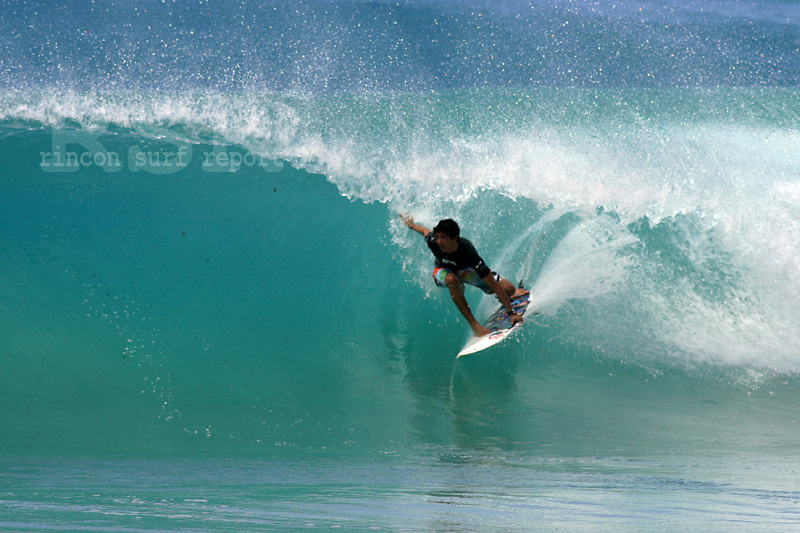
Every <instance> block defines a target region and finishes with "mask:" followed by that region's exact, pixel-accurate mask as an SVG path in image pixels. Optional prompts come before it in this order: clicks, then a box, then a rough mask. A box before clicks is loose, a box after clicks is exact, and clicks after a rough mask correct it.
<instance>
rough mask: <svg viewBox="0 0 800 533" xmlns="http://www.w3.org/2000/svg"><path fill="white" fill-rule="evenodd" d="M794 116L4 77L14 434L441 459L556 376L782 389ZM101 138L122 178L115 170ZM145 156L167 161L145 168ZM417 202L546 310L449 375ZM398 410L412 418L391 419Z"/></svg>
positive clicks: (704, 105)
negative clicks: (76, 87) (57, 162)
mask: <svg viewBox="0 0 800 533" xmlns="http://www.w3.org/2000/svg"><path fill="white" fill-rule="evenodd" d="M798 101H800V100H798V98H797V94H796V91H794V90H791V89H724V90H723V89H717V90H696V89H669V90H666V89H659V90H630V91H627V90H616V91H593V90H577V89H525V90H516V89H515V90H499V89H472V90H456V91H440V92H388V93H369V94H352V93H337V94H333V93H326V94H286V93H280V94H278V93H247V94H238V93H225V92H216V91H190V92H183V93H167V92H150V91H144V92H99V91H88V92H75V91H66V92H62V91H59V90H56V89H51V90H50V91H49V92H44V93H32V92H26V91H6V92H4V93H2V95H0V130H1V132H0V143H2V145H3V146H2V148H3V152H4V153H6V154H12V155H10V156H9V159H8V164H7V165H6V166H5V167H4V168H3V169H2V172H0V183H2V185H3V187H4V189H5V190H6V192H7V194H6V195H5V197H4V198H3V199H2V210H1V212H2V213H3V215H2V216H3V220H4V224H3V225H2V229H0V250H2V253H3V256H4V257H5V259H6V260H5V261H4V263H3V267H2V270H0V272H2V276H0V281H1V282H2V289H3V290H2V293H3V294H4V295H5V296H4V297H3V300H2V302H0V310H2V313H3V316H4V317H6V321H5V323H6V324H9V326H7V328H6V332H5V333H4V337H5V338H4V346H6V347H7V348H6V349H5V359H6V364H7V368H9V369H13V372H11V373H10V374H7V375H6V376H4V378H3V385H4V393H3V394H4V401H7V402H8V405H12V404H13V405H16V406H20V405H25V404H26V403H27V404H29V405H31V406H32V407H31V408H30V409H31V411H30V412H35V413H44V412H47V413H49V414H48V415H47V416H45V417H44V419H43V420H44V421H42V420H36V419H33V418H29V417H27V416H25V415H24V412H25V411H24V410H20V411H19V412H18V414H17V415H14V417H12V418H10V419H9V420H7V421H6V422H5V424H6V429H8V430H9V431H11V426H12V425H13V426H14V427H16V428H17V429H16V430H14V431H15V434H18V435H27V436H29V437H30V436H32V435H33V436H35V435H36V434H37V432H38V431H41V427H42V426H41V425H40V424H45V423H46V424H47V425H48V427H49V428H50V429H48V432H49V433H50V434H53V433H61V434H63V435H69V434H71V432H72V431H73V430H71V429H70V428H76V427H77V428H84V429H86V431H87V432H88V434H90V435H92V438H99V437H97V435H99V434H101V433H102V432H101V431H100V428H107V429H108V428H110V429H111V431H110V432H111V433H112V434H113V435H115V437H114V438H115V439H122V437H120V436H122V435H131V434H133V435H134V436H133V437H131V438H132V441H131V442H132V444H131V447H133V448H135V447H136V446H143V445H145V444H144V442H145V441H146V440H147V439H148V435H151V434H153V433H157V434H159V435H160V434H161V433H162V432H166V433H169V434H170V437H169V438H168V439H166V442H168V443H169V446H174V447H176V448H180V446H182V445H183V443H185V442H192V443H194V444H193V446H196V445H197V444H196V443H197V441H196V439H208V441H209V442H214V443H220V442H222V443H225V444H226V445H230V444H231V443H232V442H233V443H240V444H241V445H242V446H244V447H246V448H248V447H252V446H256V447H257V446H259V445H264V444H268V445H269V446H270V447H277V448H284V447H285V448H287V449H292V450H298V449H320V448H324V447H326V446H327V447H331V446H335V447H337V448H338V449H348V448H349V447H351V446H352V447H354V448H358V449H363V447H364V446H372V447H377V448H380V449H381V450H383V451H387V450H391V449H394V448H396V447H402V445H401V444H399V443H401V442H404V441H405V440H406V439H407V437H408V435H416V437H417V438H420V439H421V440H422V441H425V442H430V443H433V444H435V445H447V443H448V442H450V441H451V438H452V435H450V436H445V435H441V434H438V433H436V432H431V431H432V430H431V428H430V427H428V426H427V425H425V424H423V423H421V422H420V421H419V420H417V419H418V418H420V417H424V416H427V415H426V413H429V412H430V411H431V410H432V411H433V412H438V411H441V410H442V409H451V410H454V412H456V413H457V414H458V419H459V420H460V422H458V423H456V424H455V425H454V426H455V427H453V428H451V431H452V432H454V433H455V434H457V435H459V436H460V437H459V438H462V437H465V435H466V436H467V437H468V436H469V435H472V436H473V437H474V439H475V440H474V442H479V441H480V442H481V443H483V444H485V442H483V441H482V440H481V437H479V436H478V435H477V433H475V432H474V431H473V430H474V427H475V425H476V424H477V425H480V424H485V423H486V421H485V420H479V419H476V416H477V415H475V414H474V407H475V406H476V402H477V403H478V404H480V405H484V404H483V403H481V401H480V400H479V399H476V398H475V397H474V395H473V394H472V393H471V392H470V391H472V390H473V389H474V388H475V387H478V388H480V389H481V390H483V391H484V392H485V393H486V396H485V401H489V400H488V399H491V398H493V399H494V400H498V401H499V402H500V403H501V404H504V405H505V404H508V405H509V406H511V405H514V404H517V403H518V402H517V400H519V397H516V400H512V399H509V397H508V395H509V394H512V393H511V392H509V391H517V394H518V395H521V396H522V397H523V398H525V401H523V402H522V404H520V405H523V406H527V405H528V401H529V400H530V401H531V402H533V401H534V400H536V401H541V400H542V398H541V397H540V396H538V394H539V393H537V392H536V390H538V389H537V387H542V386H543V384H542V382H541V380H542V378H541V376H542V375H552V374H555V375H556V376H557V377H554V378H553V381H552V383H550V384H549V385H547V387H545V389H544V390H549V391H555V390H557V389H558V387H573V386H575V384H578V386H579V387H586V388H587V391H588V390H589V389H591V390H593V391H594V393H592V394H590V393H589V392H586V394H585V395H583V396H581V398H583V399H584V400H585V401H587V402H591V401H597V398H603V399H604V400H603V401H601V402H600V403H603V402H604V401H605V402H606V403H613V400H612V399H613V398H614V397H615V394H616V393H617V392H618V391H619V390H620V389H619V388H620V387H622V390H623V391H640V390H641V387H642V386H643V385H642V384H643V383H645V382H646V383H651V382H652V383H658V385H653V388H652V389H646V392H644V393H641V394H644V395H645V396H647V397H650V398H662V394H663V393H664V391H665V390H666V391H668V396H669V395H672V396H674V399H673V400H674V401H673V400H671V401H668V402H666V403H665V406H664V411H668V410H669V409H672V408H679V407H680V405H679V404H680V402H681V401H687V402H688V403H689V404H695V403H696V402H697V401H699V400H698V397H699V396H698V395H697V394H699V393H697V394H696V393H695V392H693V391H695V390H708V389H709V388H713V389H714V390H718V391H721V392H719V394H720V395H722V396H725V397H728V396H730V397H738V396H737V395H738V394H739V393H740V391H742V390H745V391H747V393H748V394H749V393H753V394H755V395H756V396H758V395H764V394H767V393H766V392H765V391H767V390H773V391H774V390H777V391H778V394H779V395H781V396H782V397H783V396H785V394H783V393H785V392H787V391H790V390H792V389H793V387H794V386H795V382H796V377H795V376H796V372H797V366H798V355H797V354H798V353H800V350H798V348H800V335H798V334H797V332H796V331H795V330H796V328H794V327H793V326H792V325H793V324H794V323H796V321H797V319H798V313H800V290H799V289H800V254H798V251H797V247H796V245H795V244H794V239H793V236H794V235H796V234H797V230H798V229H800V228H798V225H799V224H800V210H799V209H798V205H800V204H799V202H800V196H799V195H798V190H797V185H796V183H795V182H796V176H797V175H798V170H799V169H800V156H798V154H797V151H796V150H794V149H793V147H794V146H796V145H797V142H798V130H797V128H796V124H797V123H798V120H797V118H798V110H800V108H798V104H797V102H798ZM54 139H60V140H61V141H63V143H64V145H63V146H62V147H61V148H57V147H56V146H55V144H57V143H54ZM182 147H186V152H185V153H186V154H189V153H191V157H189V156H188V155H187V157H186V161H183V160H181V148H182ZM59 150H62V151H63V152H64V153H67V152H70V151H74V152H75V153H76V154H77V156H78V157H79V159H78V161H79V163H78V167H76V171H75V172H53V171H50V170H51V169H48V168H46V167H47V165H48V164H52V163H53V160H52V154H53V153H54V152H58V151H59ZM101 150H102V151H105V153H107V154H111V153H114V154H118V156H119V163H120V165H119V167H118V168H110V167H104V166H102V165H99V164H98V160H97V159H96V158H95V157H94V156H96V155H97V154H98V153H101V152H100V151H101ZM48 153H49V154H50V159H48V156H47V155H46V154H48ZM140 153H146V154H156V158H155V159H154V160H152V161H149V162H148V161H145V163H146V164H144V165H139V164H138V163H137V161H138V160H137V155H138V154H140ZM43 154H45V155H43ZM209 154H211V155H210V156H209ZM223 154H224V156H225V157H226V158H227V159H226V160H225V161H227V163H226V164H225V165H223V164H222V163H220V161H221V160H220V158H219V156H221V155H223ZM236 154H238V156H239V157H240V159H239V161H240V162H239V163H238V165H234V164H232V163H231V161H233V160H234V159H235V158H236ZM84 156H85V157H84ZM248 156H250V159H249V160H248V159H247V157H248ZM209 157H212V158H215V159H214V162H215V163H216V164H214V165H211V166H209V165H207V164H206V163H208V161H209ZM247 161H250V162H252V164H247ZM165 162H171V163H172V164H173V165H174V166H172V167H165V166H164V165H163V163H165ZM265 162H269V164H266V163H265ZM159 164H161V166H159ZM226 165H227V166H226ZM406 211H408V212H410V213H411V214H413V215H414V216H415V218H417V219H418V220H420V221H424V222H426V223H428V224H432V223H433V222H435V221H436V220H438V218H444V217H445V216H448V217H454V218H456V219H458V220H459V222H460V223H461V226H462V228H464V233H465V235H467V236H468V237H469V238H470V239H471V240H472V241H473V242H474V243H475V244H476V245H477V247H478V249H479V250H480V251H481V253H482V255H483V256H484V257H485V258H486V259H487V261H488V262H489V264H490V265H491V266H492V267H494V268H496V269H497V270H498V271H500V272H501V273H502V274H504V275H506V276H509V277H515V278H516V277H523V278H525V279H526V280H527V282H528V285H529V286H530V288H531V290H532V294H533V301H534V302H535V305H536V306H537V309H538V310H539V311H540V314H539V315H538V316H537V317H536V318H535V319H533V320H531V324H530V325H528V326H527V327H526V328H525V329H524V330H522V333H521V334H520V335H518V336H517V338H516V339H515V340H513V341H512V342H509V343H507V345H506V346H501V347H500V348H498V351H496V352H495V353H494V354H492V355H491V356H489V357H487V358H484V359H481V358H476V359H473V360H472V361H467V362H464V364H460V363H459V365H460V366H455V367H454V361H453V358H452V357H451V356H450V355H447V354H451V353H452V354H454V353H455V352H456V351H457V348H458V347H459V346H460V343H461V342H462V341H463V340H464V336H465V334H466V331H465V327H464V324H463V320H462V319H461V317H460V316H459V315H458V313H457V312H456V311H455V310H454V308H453V306H452V304H451V302H449V300H448V298H447V297H446V295H443V294H442V293H441V292H437V289H435V288H434V287H433V286H432V284H431V283H430V280H429V279H430V257H429V254H428V253H427V251H426V250H425V248H424V246H423V244H422V242H421V241H420V240H419V238H418V236H417V235H416V234H414V233H412V232H408V230H407V229H406V228H405V227H404V226H403V225H402V224H401V223H400V222H399V220H398V219H397V217H396V214H397V213H398V212H406ZM470 299H471V300H472V302H473V303H474V304H475V305H476V307H477V308H478V309H479V310H480V311H481V312H488V310H489V308H490V307H491V305H492V303H491V301H489V299H485V300H481V299H477V297H476V295H474V294H472V295H470ZM35 339H39V340H35ZM479 374H480V376H481V377H478V375H479ZM486 376H489V378H491V379H490V381H492V380H493V381H492V383H495V384H494V385H491V384H487V383H486V382H484V381H483V380H482V378H483V377H486ZM698 383H699V384H698ZM76 384H79V386H78V387H76ZM590 384H591V385H590ZM685 389H688V390H685ZM631 393H632V392H631ZM639 393H640V392H637V394H639ZM579 396H580V395H579ZM700 396H702V394H700ZM43 398H50V399H51V400H47V401H45V400H43ZM376 398H386V399H385V400H380V401H378V405H377V409H376V405H375V402H376V400H375V399H376ZM687 398H688V400H687ZM51 401H52V402H55V403H57V404H58V406H57V407H56V408H54V409H53V408H52V405H51ZM504 402H505V403H504ZM738 402H739V400H731V402H730V403H729V404H727V405H728V406H729V407H730V408H731V409H732V408H733V407H734V406H736V405H739V403H738ZM598 405H599V404H598ZM759 405H760V406H761V407H759V409H758V412H761V413H763V412H764V410H767V409H768V406H769V403H768V400H764V403H763V404H759ZM48 406H49V407H48ZM398 406H402V408H403V409H407V410H408V411H409V412H410V413H412V415H410V416H409V417H408V418H407V419H403V420H398V419H397V416H396V410H397V407H398ZM762 407H763V409H762ZM509 408H510V409H511V410H512V412H514V413H516V415H514V417H517V416H522V414H521V411H520V409H522V407H520V406H519V405H517V407H509ZM553 408H554V409H562V410H561V411H559V412H560V414H561V415H563V416H562V417H563V418H564V419H565V420H567V422H564V424H563V425H558V424H555V423H554V424H555V425H554V426H553V427H552V428H551V429H552V432H551V434H559V435H569V434H571V433H572V432H574V430H575V429H574V427H571V426H569V427H568V421H569V420H572V419H573V417H574V416H576V412H577V411H574V410H571V411H570V410H569V409H571V408H570V407H563V408H557V407H553ZM48 409H51V411H48ZM121 411H126V412H128V413H129V414H130V416H128V417H123V418H120V419H119V420H117V421H116V422H114V421H113V418H114V414H115V413H119V412H121ZM629 414H630V417H631V418H630V421H629V422H630V426H626V427H629V429H630V428H633V427H634V426H635V420H634V419H636V416H635V415H634V414H632V413H629ZM562 417H559V418H562ZM153 419H157V422H154V421H153ZM110 420H112V421H110ZM331 421H333V422H331ZM540 422H542V423H543V424H546V423H545V422H543V421H540ZM498 423H499V422H498ZM514 427H515V424H511V423H509V424H506V423H505V422H503V423H502V428H500V429H501V431H500V433H502V434H503V435H506V436H507V440H508V442H513V441H515V439H517V438H521V437H520V435H519V432H520V431H521V432H522V433H524V439H527V440H529V441H530V442H533V443H534V446H538V445H544V444H545V443H544V441H542V439H543V437H542V434H536V435H534V434H532V433H529V432H528V431H527V430H526V431H522V430H516V429H514ZM20 428H22V429H20ZM164 428H167V429H164ZM465 428H466V429H465ZM531 431H532V430H531ZM597 431H599V432H602V431H601V430H600V429H599V428H597ZM631 431H633V430H632V429H631ZM648 431H649V432H650V434H651V435H656V436H655V437H653V441H657V440H658V438H660V437H663V436H664V435H662V434H661V433H659V431H658V429H657V428H655V427H650V428H649V430H648ZM473 433H475V434H474V435H473ZM478 433H479V432H478ZM175 434H178V435H179V436H175ZM73 438H74V439H76V440H77V441H79V442H81V443H83V444H85V442H84V441H83V440H82V438H81V437H79V436H73ZM30 440H35V437H30ZM30 440H24V439H21V440H20V439H18V441H19V442H22V443H23V444H22V445H21V446H23V447H24V446H25V445H27V444H29V443H30ZM545 440H546V439H545ZM101 441H102V439H101ZM334 443H335V444H334ZM366 443H369V444H366ZM562 444H565V445H566V441H564V442H562ZM116 445H119V442H117V443H116ZM201 448H202V446H201ZM212 448H213V446H212Z"/></svg>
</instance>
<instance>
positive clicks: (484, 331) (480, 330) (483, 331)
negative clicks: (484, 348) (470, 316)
mask: <svg viewBox="0 0 800 533" xmlns="http://www.w3.org/2000/svg"><path fill="white" fill-rule="evenodd" d="M491 332H492V330H490V329H488V328H485V327H483V326H480V325H478V326H475V327H473V328H472V333H474V334H475V336H476V337H483V336H485V335H488V334H489V333H491Z"/></svg>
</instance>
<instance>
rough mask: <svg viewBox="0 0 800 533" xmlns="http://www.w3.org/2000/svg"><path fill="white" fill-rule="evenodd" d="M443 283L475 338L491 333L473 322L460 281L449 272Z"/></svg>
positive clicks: (476, 322)
mask: <svg viewBox="0 0 800 533" xmlns="http://www.w3.org/2000/svg"><path fill="white" fill-rule="evenodd" d="M444 282H445V285H447V288H448V289H450V297H451V298H452V299H453V303H455V304H456V307H457V308H458V310H459V311H461V314H462V315H464V318H466V319H467V322H468V323H469V327H470V328H472V332H473V333H474V334H475V336H476V337H482V336H483V335H488V334H489V333H491V331H490V330H488V329H486V328H485V327H483V326H481V325H480V323H479V322H478V321H477V320H475V317H474V316H473V314H472V311H471V310H470V308H469V304H468V303H467V299H466V298H465V297H464V284H463V283H461V279H460V278H459V277H458V276H457V275H455V274H454V273H453V272H449V273H448V274H447V275H446V276H445V278H444Z"/></svg>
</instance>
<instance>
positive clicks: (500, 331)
mask: <svg viewBox="0 0 800 533" xmlns="http://www.w3.org/2000/svg"><path fill="white" fill-rule="evenodd" d="M528 304H530V294H525V295H522V296H517V297H516V298H512V299H511V306H512V307H513V308H514V310H515V311H516V312H517V313H518V314H520V315H522V316H523V318H524V317H525V314H526V313H527V312H528ZM521 326H522V324H519V323H517V324H514V325H513V326H512V325H511V319H510V318H509V317H508V311H506V307H505V306H504V305H501V306H500V309H498V310H497V311H495V312H494V313H492V315H491V316H490V317H489V318H488V319H486V322H484V323H483V327H485V328H487V329H490V330H492V332H491V333H490V334H488V335H484V336H483V337H475V336H474V335H473V336H472V337H470V339H469V341H467V344H465V345H464V347H463V348H462V349H461V351H460V352H458V355H457V356H456V359H458V358H459V357H463V356H465V355H469V354H473V353H476V352H480V351H482V350H485V349H486V348H489V347H490V346H494V345H495V344H497V343H498V342H501V341H503V340H504V339H506V338H507V337H508V336H510V335H511V334H513V333H514V332H515V331H517V330H518V329H519V328H520V327H521Z"/></svg>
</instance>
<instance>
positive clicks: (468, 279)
mask: <svg viewBox="0 0 800 533" xmlns="http://www.w3.org/2000/svg"><path fill="white" fill-rule="evenodd" d="M451 272H453V273H455V275H456V276H458V279H459V280H461V284H462V285H463V284H464V283H466V284H467V285H472V286H473V287H478V288H479V289H480V290H482V291H483V292H485V293H486V294H494V291H493V290H492V289H491V287H489V285H488V284H487V283H486V282H485V281H483V279H482V278H481V277H480V276H479V275H478V273H477V272H475V271H474V270H473V269H471V268H465V269H464V270H451V269H449V268H445V267H436V268H434V269H433V281H435V282H436V285H437V286H439V287H447V284H446V283H445V282H444V278H445V277H446V276H447V275H448V274H449V273H451ZM491 274H492V276H494V279H496V280H497V281H500V274H498V273H497V272H495V271H494V270H492V271H491Z"/></svg>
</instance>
